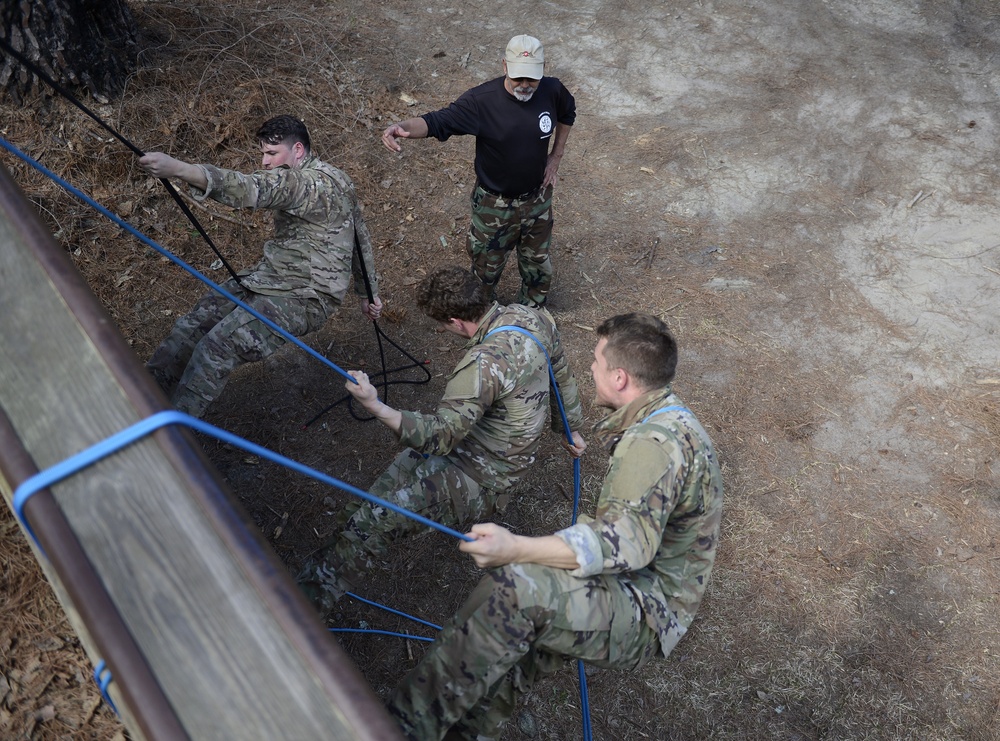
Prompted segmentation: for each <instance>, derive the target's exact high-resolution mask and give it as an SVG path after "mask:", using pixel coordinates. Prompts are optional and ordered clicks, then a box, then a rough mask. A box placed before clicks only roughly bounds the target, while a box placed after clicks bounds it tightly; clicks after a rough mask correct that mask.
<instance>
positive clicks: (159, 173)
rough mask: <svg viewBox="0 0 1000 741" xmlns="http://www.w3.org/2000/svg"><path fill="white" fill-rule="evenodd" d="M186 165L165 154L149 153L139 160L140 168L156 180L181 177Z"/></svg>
mask: <svg viewBox="0 0 1000 741" xmlns="http://www.w3.org/2000/svg"><path fill="white" fill-rule="evenodd" d="M184 165H185V163H184V162H181V161H180V160H178V159H174V158H173V157H171V156H170V155H169V154H164V153H163V152H147V153H146V154H144V155H143V156H142V157H140V158H139V167H141V168H142V169H143V170H145V171H146V172H148V173H149V174H150V175H152V176H153V177H156V178H176V177H180V174H181V170H182V168H183V166H184Z"/></svg>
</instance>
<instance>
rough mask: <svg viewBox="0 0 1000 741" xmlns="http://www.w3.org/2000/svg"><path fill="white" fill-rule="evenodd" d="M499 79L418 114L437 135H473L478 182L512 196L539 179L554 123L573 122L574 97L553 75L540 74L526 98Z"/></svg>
mask: <svg viewBox="0 0 1000 741" xmlns="http://www.w3.org/2000/svg"><path fill="white" fill-rule="evenodd" d="M503 82H504V78H503V77H498V78H497V79H495V80H490V81H489V82H484V83H483V84H482V85H479V86H477V87H474V88H472V89H471V90H468V91H466V92H465V93H463V94H462V95H461V97H459V99H458V100H456V101H455V102H454V103H452V104H451V105H450V106H448V107H447V108H442V109H441V110H439V111H433V112H431V113H425V114H424V116H423V119H424V121H426V122H427V135H428V136H433V137H434V138H435V139H438V140H440V141H445V140H446V139H448V138H449V137H451V136H458V135H462V134H471V135H472V136H475V137H476V176H477V177H478V178H479V180H480V182H481V183H482V184H483V185H484V186H486V188H488V189H489V190H492V191H495V192H497V193H502V194H504V195H506V196H517V195H521V194H523V193H528V192H530V191H533V190H535V189H537V188H538V186H540V185H541V184H542V180H543V179H544V177H545V162H546V160H547V158H548V153H549V142H550V140H551V139H552V136H553V134H555V130H556V123H557V122H558V123H561V124H565V125H566V126H572V125H573V122H574V121H575V120H576V101H575V100H574V99H573V96H572V95H571V94H570V92H569V90H567V89H566V87H565V86H564V85H563V84H562V83H561V82H559V80H558V79H557V78H555V77H543V78H542V80H541V82H540V83H539V84H538V89H537V90H535V94H534V95H532V96H531V100H529V101H528V102H526V103H522V102H521V101H519V100H518V99H517V98H515V97H514V96H513V95H511V94H510V93H508V92H507V89H506V88H505V87H504V84H503Z"/></svg>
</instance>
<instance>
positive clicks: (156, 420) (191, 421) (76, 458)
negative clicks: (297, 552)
mask: <svg viewBox="0 0 1000 741" xmlns="http://www.w3.org/2000/svg"><path fill="white" fill-rule="evenodd" d="M174 424H177V425H184V426H185V427H190V428H191V429H193V430H197V431H198V432H201V433H203V434H205V435H208V436H210V437H214V438H215V439H216V440H221V441H222V442H225V443H229V444H230V445H233V446H235V447H237V448H240V449H242V450H246V451H248V452H250V453H253V454H254V455H257V456H260V457H261V458H265V459H266V460H269V461H272V462H274V463H278V464H280V465H282V466H284V467H285V468H290V469H291V470H293V471H297V472H298V473H301V474H304V475H306V476H308V477H310V478H312V479H315V480H316V481H320V482H322V483H324V484H329V485H330V486H334V487H336V488H338V489H343V490H344V491H346V492H348V493H350V494H354V495H355V496H358V497H361V498H362V499H364V500H365V501H368V502H371V503H372V504H376V505H378V506H380V507H385V508H386V509H390V510H392V511H393V512H396V513H397V514H400V515H403V516H404V517H409V518H410V519H411V520H416V521H417V522H419V523H420V524H422V525H426V526H427V527H431V528H434V529H435V530H440V531H441V532H443V533H445V534H447V535H451V536H453V537H455V538H459V539H461V540H466V541H471V540H472V538H470V537H469V536H468V535H464V534H462V533H460V532H458V531H457V530H452V529H451V528H450V527H447V526H445V525H442V524H440V523H437V522H434V521H433V520H429V519H428V518H426V517H424V516H423V515H418V514H417V513H415V512H411V511H410V510H408V509H404V508H403V507H400V506H399V505H398V504H393V503H392V502H388V501H386V500H384V499H381V498H379V497H376V496H375V495H373V494H369V493H368V492H366V491H364V490H362V489H358V488H357V487H355V486H351V485H350V484H347V483H344V482H343V481H340V480H338V479H335V478H333V477H332V476H328V475H326V474H325V473H320V472H319V471H316V470H314V469H312V468H309V467H308V466H305V465H303V464H301V463H299V462H297V461H293V460H292V459H291V458H286V457H285V456H283V455H279V454H278V453H275V452H273V451H271V450H268V449H267V448H263V447H261V446H260V445H257V444H255V443H252V442H249V441H247V440H244V439H243V438H241V437H237V436H236V435H234V434H232V433H231V432H226V431H225V430H221V429H219V428H218V427H213V426H212V425H210V424H208V423H207V422H203V421H201V420H200V419H195V418H194V417H192V416H190V415H187V414H184V413H182V412H176V411H166V412H157V413H156V414H154V415H153V416H151V417H147V418H146V419H144V420H142V421H140V422H136V423H135V424H134V425H132V426H131V427H126V428H125V429H124V430H122V431H121V432H118V433H116V434H114V435H112V436H111V437H109V438H106V439H104V440H102V441H101V442H99V443H97V444H95V445H92V446H90V447H89V448H87V449H85V450H82V451H80V452H79V453H77V454H76V455H73V456H70V457H69V458H67V459H66V460H64V461H61V462H60V463H57V464H55V465H54V466H51V467H49V468H47V469H45V470H44V471H41V472H39V473H36V474H35V475H34V476H31V477H30V478H28V479H26V480H25V481H24V482H22V483H21V485H20V486H18V487H17V489H16V490H15V491H14V512H15V513H16V514H17V517H18V519H19V520H20V521H21V524H22V525H23V526H24V529H25V530H26V531H27V533H28V534H29V535H30V536H31V539H32V540H34V541H35V544H36V545H38V547H39V549H41V545H40V544H39V543H38V538H37V537H35V533H34V531H33V530H32V529H31V526H30V525H29V524H28V521H27V519H26V518H25V516H24V506H25V504H26V503H27V501H28V499H29V498H30V497H31V496H32V495H34V494H35V493H37V492H38V491H39V490H40V489H44V488H46V487H49V486H51V485H52V484H55V483H58V482H59V481H62V480H63V479H65V478H68V477H69V476H72V475H73V474H74V473H76V472H78V471H80V470H82V469H84V468H87V467H88V466H90V465H93V464H94V463H96V462H97V461H99V460H101V459H102V458H105V457H107V456H109V455H111V454H112V453H115V452H117V451H119V450H121V449H122V448H124V447H126V446H128V445H131V444H132V443H133V442H135V441H136V440H138V439H140V438H142V437H145V436H146V435H148V434H149V433H151V432H153V431H155V430H158V429H159V428H161V427H164V426H166V425H174Z"/></svg>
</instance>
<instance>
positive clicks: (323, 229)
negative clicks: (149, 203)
mask: <svg viewBox="0 0 1000 741" xmlns="http://www.w3.org/2000/svg"><path fill="white" fill-rule="evenodd" d="M257 139H258V141H259V142H260V150H261V165H262V167H263V168H264V169H262V170H258V171H257V172H254V173H252V174H250V175H246V174H243V173H240V172H234V171H233V170H225V169H222V168H220V167H215V166H213V165H194V164H190V163H187V162H183V161H181V160H177V159H174V158H173V157H170V156H168V155H165V154H162V153H160V152H151V153H149V154H147V155H145V156H144V157H142V158H141V159H140V160H139V164H140V165H141V166H142V167H143V169H145V170H146V171H147V172H149V173H150V174H151V175H154V176H156V177H177V178H180V179H181V180H184V181H185V182H186V183H188V184H189V185H190V186H191V193H192V195H193V196H194V198H195V200H197V201H203V200H205V199H206V198H212V199H214V200H216V201H218V202H220V203H224V204H226V205H227V206H232V207H234V208H258V209H268V210H270V211H271V212H272V213H273V214H274V237H273V238H272V239H269V240H268V241H266V242H265V243H264V255H263V258H262V259H261V260H260V262H258V263H257V265H256V266H255V267H253V268H252V269H250V270H244V271H242V272H241V273H240V274H239V275H240V279H239V283H237V282H236V281H235V280H229V281H227V282H226V283H223V284H222V287H223V288H224V289H225V290H227V291H229V292H230V293H231V294H233V295H234V296H236V298H238V299H240V300H241V301H243V302H244V303H246V304H247V305H249V306H251V307H252V308H253V309H255V310H256V311H258V312H260V313H261V314H262V315H263V316H265V317H267V318H268V319H270V320H271V321H273V322H274V323H275V324H277V325H278V326H279V327H281V328H282V329H284V330H286V331H287V332H289V333H290V334H291V335H292V336H295V337H299V336H301V335H304V334H307V333H309V332H313V331H315V330H317V329H319V328H320V327H322V326H323V324H324V323H325V322H326V320H327V319H328V318H329V317H330V316H332V315H333V314H335V313H336V311H337V309H338V308H339V307H340V305H341V303H342V302H343V299H344V294H345V293H346V292H347V288H348V285H349V284H350V280H351V273H352V271H353V274H354V279H355V280H354V290H355V292H356V293H357V294H358V296H360V297H362V298H361V302H360V303H361V312H362V313H363V314H364V315H365V316H367V317H368V318H369V319H372V320H373V321H374V320H375V319H377V318H378V317H379V315H380V313H381V311H382V302H381V300H380V299H379V298H378V281H377V277H376V275H375V266H374V261H373V257H372V248H371V236H370V235H369V233H368V228H367V226H365V222H364V219H363V218H362V216H361V209H360V206H359V204H358V198H357V195H356V194H355V192H354V183H353V182H351V179H350V178H349V177H348V176H347V175H346V174H345V173H344V172H342V171H341V170H338V169H337V168H336V167H332V166H331V165H328V164H326V163H325V162H322V161H321V160H319V159H318V158H317V157H316V156H314V155H313V154H312V153H311V152H310V142H309V132H308V131H307V129H306V127H305V124H303V123H302V122H301V121H299V120H298V119H296V118H294V117H292V116H277V117H275V118H272V119H270V120H268V121H266V122H264V124H263V125H262V126H261V128H260V130H259V131H258V132H257ZM355 241H357V243H358V244H359V245H360V246H361V251H362V252H363V254H364V260H365V265H366V268H367V272H368V276H369V278H370V280H371V284H372V293H373V297H374V301H372V302H371V303H369V302H368V300H367V294H366V292H365V287H364V283H363V282H362V273H361V263H360V261H359V259H358V255H357V253H356V250H355ZM284 344H285V338H284V337H282V336H281V335H279V334H277V333H276V332H274V331H273V330H271V329H270V328H269V327H267V325H265V324H264V323H263V322H262V321H260V320H259V319H257V318H256V317H254V316H253V315H252V314H250V313H249V312H247V311H246V310H244V309H242V308H240V307H238V306H237V305H236V304H234V303H232V302H231V301H229V300H228V299H226V298H224V297H222V296H221V295H220V294H217V293H214V292H213V293H210V294H208V295H206V296H205V297H203V298H202V299H201V300H200V301H199V302H198V303H197V304H196V305H195V307H194V309H192V310H191V311H190V312H189V313H188V314H186V315H185V316H183V317H181V318H180V319H178V320H177V322H176V323H175V324H174V328H173V330H172V331H171V333H170V335H169V336H168V337H167V338H166V339H165V340H164V341H163V342H162V343H161V344H160V346H159V347H158V348H157V349H156V351H155V352H154V353H153V356H152V358H150V360H149V362H148V363H147V367H148V368H149V370H150V372H151V373H152V374H153V377H154V378H156V380H157V382H158V383H159V384H160V387H161V388H162V389H163V391H164V393H165V394H166V395H167V397H168V398H169V399H170V402H171V404H172V405H173V406H174V408H176V409H178V410H179V411H182V412H186V413H188V414H191V415H193V416H195V417H200V416H202V415H203V414H204V413H205V410H206V409H207V408H208V406H209V404H211V403H212V401H214V400H215V399H216V398H217V397H218V396H219V394H221V393H222V389H223V387H224V386H225V385H226V381H227V379H228V378H229V374H230V373H231V372H232V371H233V369H234V368H236V367H237V366H239V365H242V364H243V363H247V362H251V361H257V360H263V359H264V358H266V357H267V356H268V355H270V354H271V353H273V352H274V351H275V350H277V349H278V348H279V347H281V346H282V345H284Z"/></svg>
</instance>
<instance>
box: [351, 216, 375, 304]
mask: <svg viewBox="0 0 1000 741" xmlns="http://www.w3.org/2000/svg"><path fill="white" fill-rule="evenodd" d="M354 235H355V237H354V238H355V242H354V253H353V256H352V257H351V272H352V273H353V274H354V293H356V294H357V295H358V296H361V297H363V298H367V297H368V291H366V290H365V277H364V274H363V273H362V272H361V261H360V260H359V259H358V247H359V246H360V247H361V254H362V255H363V256H364V260H365V262H364V266H365V270H366V271H367V273H368V280H369V281H371V284H372V296H373V297H374V298H378V275H377V274H376V272H375V253H374V251H373V250H372V235H371V232H369V231H368V225H367V224H366V223H365V217H364V216H362V215H361V211H360V209H358V210H355V212H354Z"/></svg>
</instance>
